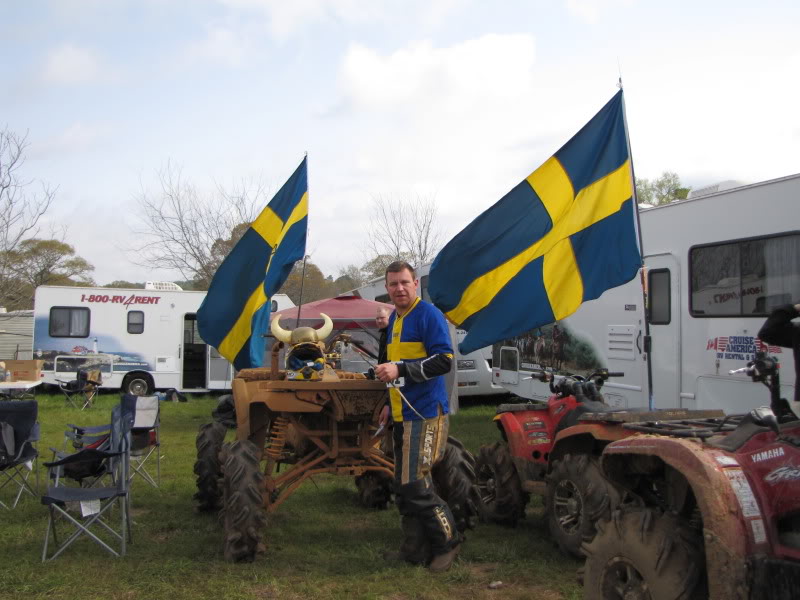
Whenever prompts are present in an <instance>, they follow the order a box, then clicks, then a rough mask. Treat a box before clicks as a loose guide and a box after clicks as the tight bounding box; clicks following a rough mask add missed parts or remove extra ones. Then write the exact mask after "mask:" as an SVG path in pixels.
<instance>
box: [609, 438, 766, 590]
mask: <svg viewBox="0 0 800 600" xmlns="http://www.w3.org/2000/svg"><path fill="white" fill-rule="evenodd" d="M633 456H641V457H652V459H653V461H654V462H653V463H652V464H653V465H660V464H661V463H662V462H663V463H666V464H667V465H669V466H671V467H672V468H673V469H675V470H676V471H677V472H678V473H680V474H681V475H683V477H685V479H686V481H687V482H688V484H689V486H690V487H691V490H692V492H693V494H694V497H695V499H696V500H697V505H698V507H699V508H700V511H701V513H702V517H703V538H704V541H705V555H706V565H707V571H708V591H709V595H710V597H711V598H745V597H747V581H746V573H747V568H746V559H747V556H748V555H750V554H755V553H760V552H763V551H765V550H766V549H767V541H766V537H765V536H764V535H763V532H764V521H763V515H762V513H761V509H760V508H759V506H758V502H757V500H756V496H755V494H754V492H753V490H752V488H751V487H750V484H749V482H748V480H747V479H746V476H745V474H744V472H743V469H742V468H741V466H740V465H739V463H738V462H737V461H736V460H735V459H734V458H733V457H731V456H730V455H729V454H727V453H725V452H722V451H718V450H714V449H709V448H708V446H701V445H700V444H699V443H697V442H696V441H691V440H689V439H681V438H669V437H665V436H654V435H637V436H634V437H628V438H626V439H623V440H619V441H617V442H614V443H611V444H609V445H608V446H606V448H605V450H604V451H603V455H602V458H601V464H602V468H603V471H604V472H605V474H606V476H607V477H608V478H609V479H611V480H612V481H614V482H616V483H622V482H623V481H624V475H625V473H626V472H629V471H630V469H631V467H632V462H631V458H632V457H633ZM757 532H761V533H762V535H761V536H760V539H756V535H757Z"/></svg>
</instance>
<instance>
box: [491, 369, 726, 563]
mask: <svg viewBox="0 0 800 600" xmlns="http://www.w3.org/2000/svg"><path fill="white" fill-rule="evenodd" d="M531 376H532V377H535V378H536V379H539V380H540V381H542V382H548V381H549V382H550V390H551V392H552V393H553V395H552V396H551V397H550V398H549V400H548V401H547V402H528V403H525V404H501V405H500V406H499V407H498V408H497V415H496V416H495V418H494V420H495V422H496V423H497V426H498V428H499V430H500V434H501V435H502V437H503V441H502V442H497V443H496V444H494V445H492V446H484V447H482V448H481V449H480V453H479V455H478V458H477V479H478V486H479V488H480V491H481V497H482V509H483V518H484V520H488V521H492V522H495V523H502V524H507V525H514V524H515V523H516V522H517V520H518V519H520V518H522V517H523V515H524V514H525V506H526V504H527V503H528V499H529V493H530V492H534V493H539V494H541V495H542V496H544V499H545V507H546V514H547V522H548V526H549V529H550V533H551V535H552V537H553V539H554V540H555V541H556V543H557V544H558V546H559V548H560V549H561V551H562V552H564V553H565V554H568V555H572V556H574V557H576V558H580V557H582V556H583V554H582V553H581V550H580V548H581V544H582V543H583V539H584V537H587V536H589V537H590V536H591V535H592V534H593V533H594V522H595V521H596V520H598V519H599V518H600V517H603V516H608V515H610V514H611V506H612V505H614V506H615V505H616V504H618V503H619V498H618V497H617V495H616V491H615V489H614V488H613V486H609V485H608V482H607V481H606V480H605V478H604V477H603V474H602V472H601V469H600V464H599V457H600V455H601V454H602V452H603V448H605V446H607V445H608V444H609V443H611V442H613V441H616V440H619V439H621V438H623V437H627V436H630V435H632V434H633V432H630V431H627V430H624V429H622V428H621V427H619V425H618V421H617V420H616V418H615V419H614V420H612V421H595V422H592V423H591V424H584V423H583V421H582V417H583V416H584V415H589V414H601V415H611V414H614V415H619V414H621V413H619V412H612V410H613V409H611V408H610V407H609V406H608V405H606V404H605V403H604V401H603V397H602V395H601V393H600V389H601V388H602V386H603V383H604V382H605V381H606V380H607V379H608V378H609V377H614V376H617V377H618V376H621V373H609V372H608V371H607V370H600V371H597V372H595V373H594V374H592V375H591V376H589V377H588V378H587V379H585V380H584V379H583V378H582V377H579V376H572V375H571V376H566V377H559V376H553V374H551V373H548V372H546V371H533V372H532V373H531ZM626 414H636V415H645V414H649V413H626ZM719 414H721V413H719ZM689 416H690V415H689V411H684V410H680V411H665V412H664V413H663V414H662V416H661V418H688V417H689ZM696 416H700V415H696ZM702 416H708V414H707V413H703V415H702Z"/></svg>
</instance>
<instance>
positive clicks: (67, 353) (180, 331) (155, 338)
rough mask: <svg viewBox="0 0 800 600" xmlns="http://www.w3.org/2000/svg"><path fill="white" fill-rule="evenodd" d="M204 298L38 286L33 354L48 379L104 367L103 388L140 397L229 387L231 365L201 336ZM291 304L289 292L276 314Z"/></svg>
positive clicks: (169, 290) (154, 289)
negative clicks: (199, 321) (199, 319)
mask: <svg viewBox="0 0 800 600" xmlns="http://www.w3.org/2000/svg"><path fill="white" fill-rule="evenodd" d="M205 294H206V293H205V292H190V291H184V290H181V288H180V287H179V286H177V285H175V284H173V283H161V282H148V284H147V285H146V286H145V289H116V288H97V287H95V288H84V287H60V286H40V287H38V288H37V289H36V300H35V308H34V331H33V355H34V358H37V359H41V360H44V367H43V369H42V379H43V381H44V382H45V383H49V384H57V383H58V381H59V380H69V379H74V378H75V373H76V372H77V370H78V369H98V370H100V371H101V374H102V387H104V388H110V389H117V388H118V389H121V390H123V391H126V392H130V393H135V394H145V393H150V392H152V391H153V390H155V389H168V388H174V389H177V390H179V391H186V392H203V391H208V390H225V389H230V387H231V379H232V376H233V369H232V367H231V365H230V363H229V362H228V361H227V360H226V359H225V358H223V357H222V356H220V355H219V353H218V352H217V351H216V349H214V348H213V347H211V346H209V345H207V344H206V343H205V342H204V341H203V340H202V339H201V338H200V335H199V334H198V332H197V314H196V313H197V309H198V308H199V307H200V304H201V303H202V302H203V299H204V298H205ZM291 306H294V304H293V302H292V301H291V300H290V299H289V297H288V296H286V295H285V294H276V295H275V297H274V298H273V299H272V310H273V311H277V310H282V309H284V308H289V307H291Z"/></svg>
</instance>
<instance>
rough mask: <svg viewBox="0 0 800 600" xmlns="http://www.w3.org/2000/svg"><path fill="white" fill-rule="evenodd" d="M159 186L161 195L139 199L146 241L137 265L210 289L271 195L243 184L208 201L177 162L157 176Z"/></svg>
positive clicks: (257, 186)
mask: <svg viewBox="0 0 800 600" xmlns="http://www.w3.org/2000/svg"><path fill="white" fill-rule="evenodd" d="M158 182H159V187H160V189H159V190H158V191H157V192H156V193H154V194H153V193H150V192H148V191H147V190H146V189H144V187H142V189H141V191H140V193H139V194H138V196H137V198H136V200H137V202H138V204H139V207H140V208H141V213H140V214H139V215H138V217H139V221H140V222H139V225H138V226H137V227H136V229H135V231H136V233H137V234H138V235H140V236H141V237H142V239H144V240H145V241H144V243H142V244H141V245H139V246H138V247H136V248H135V249H134V250H135V253H136V257H135V258H134V259H133V262H135V263H136V264H139V265H142V266H147V267H155V268H161V269H170V270H176V271H179V272H180V273H181V275H182V276H183V278H184V279H186V280H189V281H192V282H194V284H195V289H208V285H209V284H210V283H211V279H212V277H213V276H214V273H215V272H216V270H217V268H218V267H219V265H220V264H221V263H222V261H223V260H224V258H225V256H227V254H228V252H230V250H231V248H233V246H234V245H235V244H236V242H238V241H239V239H240V238H241V237H242V235H244V233H245V231H247V228H248V227H249V226H250V223H252V222H253V220H255V218H256V217H257V216H258V214H259V213H260V211H261V210H262V209H263V208H264V207H265V206H266V205H267V202H268V201H269V199H270V198H269V195H268V189H267V188H266V186H265V185H263V184H262V183H261V182H246V181H242V182H240V183H239V184H237V185H234V186H233V187H232V189H226V188H224V187H223V186H221V185H219V184H215V188H214V191H213V192H211V193H209V194H205V195H204V194H202V193H201V192H200V191H198V189H197V188H196V187H195V186H194V185H193V184H192V183H190V182H188V181H186V180H185V179H184V178H183V175H182V170H181V168H180V167H178V166H177V165H174V164H173V163H172V162H168V163H167V165H166V167H164V168H163V169H161V170H160V171H159V172H158Z"/></svg>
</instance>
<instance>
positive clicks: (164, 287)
mask: <svg viewBox="0 0 800 600" xmlns="http://www.w3.org/2000/svg"><path fill="white" fill-rule="evenodd" d="M144 289H146V290H157V291H159V292H182V291H183V288H182V287H181V286H179V285H178V284H177V283H172V282H171V281H147V282H145V284H144Z"/></svg>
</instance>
